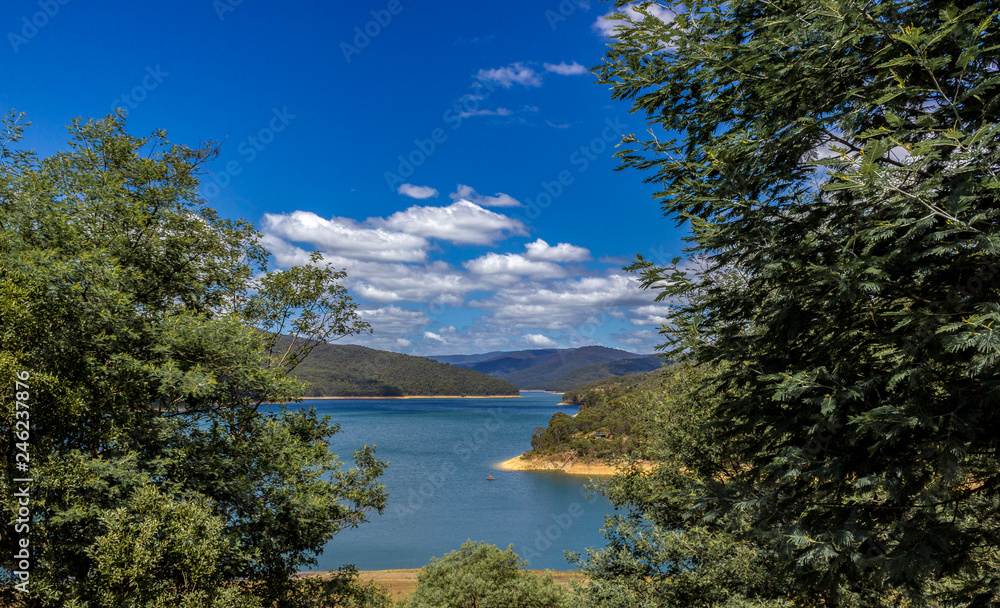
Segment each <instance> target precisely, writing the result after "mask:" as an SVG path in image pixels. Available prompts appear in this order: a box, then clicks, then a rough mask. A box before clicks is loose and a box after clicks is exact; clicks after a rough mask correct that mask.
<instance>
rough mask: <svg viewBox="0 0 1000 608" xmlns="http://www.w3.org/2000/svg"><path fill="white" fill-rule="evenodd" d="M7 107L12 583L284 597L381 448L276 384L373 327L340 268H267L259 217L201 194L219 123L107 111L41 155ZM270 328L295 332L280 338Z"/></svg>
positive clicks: (372, 505) (5, 354) (5, 296)
mask: <svg viewBox="0 0 1000 608" xmlns="http://www.w3.org/2000/svg"><path fill="white" fill-rule="evenodd" d="M5 125H6V131H5V136H4V138H3V139H2V140H0V144H2V145H0V260H2V263H0V372H2V374H3V375H2V385H3V387H4V391H3V393H0V416H2V418H3V422H4V425H5V426H7V427H8V428H12V429H13V428H14V427H15V421H16V420H22V419H24V418H26V417H28V416H29V415H30V433H29V432H26V433H25V434H24V436H23V438H15V437H14V436H12V435H10V434H4V435H3V436H2V437H0V451H2V452H3V455H4V458H5V460H4V462H5V463H7V464H6V468H5V472H4V475H3V478H2V480H0V513H2V517H3V519H4V521H5V522H8V523H9V522H12V521H14V519H15V517H16V514H17V512H18V511H17V510H18V504H17V502H16V500H15V499H14V498H12V497H13V496H14V493H15V492H16V491H17V490H18V487H19V486H18V487H15V486H17V484H15V483H14V482H13V481H12V479H13V478H18V477H21V478H23V477H26V476H27V477H30V478H32V479H34V482H33V483H32V485H31V489H30V510H31V517H30V549H31V566H32V569H31V579H30V590H31V595H30V596H28V598H27V600H25V596H24V595H16V594H14V593H13V592H12V590H11V589H10V587H9V586H8V587H6V588H5V589H4V590H3V591H4V593H6V594H7V595H6V596H5V597H6V598H7V599H6V600H5V601H7V602H8V603H10V602H12V601H13V600H11V598H17V599H18V600H25V601H27V605H31V606H48V605H53V606H55V605H59V606H62V605H73V603H74V602H78V603H79V604H78V605H90V606H119V605H122V606H125V605H128V606H145V605H147V604H148V605H154V604H155V602H154V599H155V601H166V600H164V598H170V597H174V598H182V597H183V598H187V599H185V600H184V601H188V602H193V603H194V604H198V602H200V601H202V600H204V602H203V603H204V604H205V605H208V603H209V599H211V598H212V597H216V596H217V597H218V598H221V599H218V601H220V602H222V601H226V602H229V601H230V600H231V601H232V602H236V603H235V604H232V605H242V603H249V604H248V605H250V604H254V603H255V602H258V603H260V604H261V605H265V606H271V605H274V603H275V602H277V603H278V605H293V604H294V602H293V601H292V600H291V599H289V598H292V597H293V595H294V593H293V589H292V587H293V586H294V585H293V583H292V582H291V580H290V575H291V574H293V573H294V572H295V571H297V570H299V569H301V568H302V567H303V566H306V565H309V564H311V563H314V559H315V558H314V557H313V556H314V555H315V554H316V553H317V552H320V551H322V548H323V546H324V544H325V543H326V542H327V541H329V539H330V538H331V537H332V536H333V535H334V534H335V533H336V532H338V531H339V530H342V529H344V528H347V527H352V526H356V525H358V524H360V523H362V522H364V521H366V517H367V513H369V512H370V511H372V510H377V511H381V510H382V509H383V508H384V506H385V501H386V493H385V490H384V488H383V487H382V486H381V485H380V484H379V483H378V477H379V475H380V473H381V471H382V469H383V467H384V466H385V463H384V462H382V461H379V460H378V459H377V458H376V457H375V455H374V452H373V449H372V448H370V447H365V448H363V449H361V450H359V451H358V452H356V453H355V454H354V461H355V467H354V468H352V469H350V470H343V469H342V465H341V463H340V462H339V460H338V459H337V457H336V456H335V455H334V454H332V453H331V452H330V450H329V445H328V443H327V439H328V438H329V437H330V436H331V435H332V434H334V433H336V432H337V431H338V427H337V426H336V425H334V424H332V423H331V422H330V421H329V420H328V419H326V418H320V417H319V416H318V415H317V414H316V412H315V411H314V410H313V409H311V408H304V409H295V410H289V409H286V408H285V407H284V406H280V405H272V404H279V403H285V402H288V401H293V400H296V399H297V398H298V397H299V396H300V395H301V394H302V390H303V385H302V383H301V382H298V381H296V380H294V379H291V378H290V377H289V376H288V371H289V370H290V369H292V368H293V367H294V365H295V364H296V363H297V362H298V361H299V360H301V358H302V357H303V356H304V355H305V354H307V352H308V349H309V348H311V346H312V345H313V344H315V343H316V342H318V341H322V340H325V339H328V338H331V337H333V336H336V335H344V334H353V333H357V332H360V331H365V330H367V324H365V323H364V322H363V321H361V320H359V319H358V318H357V315H356V312H355V307H354V304H353V303H352V302H351V300H350V298H349V297H348V295H347V294H346V292H345V291H344V290H343V287H341V286H340V285H339V283H338V281H339V280H340V279H341V278H343V274H342V273H340V272H337V271H334V270H332V269H329V268H325V267H322V266H320V264H319V260H318V259H316V258H314V259H313V262H314V264H313V265H311V266H306V267H301V268H294V269H291V270H288V271H284V272H268V271H267V259H268V253H267V251H266V249H264V247H263V246H262V244H261V242H260V235H259V234H258V233H257V232H256V230H254V228H253V226H252V225H251V224H249V223H247V222H246V221H243V220H236V221H233V220H227V219H223V218H220V217H219V216H218V215H217V214H216V213H215V211H214V210H212V209H211V208H210V207H208V206H207V205H206V204H205V203H204V201H202V200H200V199H199V198H198V195H197V192H196V187H197V185H198V178H197V175H198V172H199V171H200V169H201V167H202V166H203V164H204V163H205V162H207V161H208V160H210V159H211V158H212V157H213V156H214V154H215V151H216V149H215V148H214V146H213V145H212V144H208V145H206V146H204V147H201V148H197V149H191V148H188V147H185V146H181V145H174V144H171V143H170V142H169V141H168V140H167V136H166V133H164V132H163V131H156V132H154V133H153V134H152V135H151V136H149V137H145V138H139V137H134V136H131V135H129V134H128V133H127V132H126V131H125V121H124V117H123V116H122V115H113V116H109V117H107V118H105V119H103V120H98V121H81V120H76V121H74V122H73V124H72V125H71V127H70V136H71V139H70V142H69V149H68V150H67V151H64V152H59V153H56V154H54V155H52V156H50V157H48V158H42V159H39V158H37V157H36V156H35V155H34V154H33V153H31V152H30V151H24V150H20V149H17V148H16V143H17V141H18V140H19V139H20V136H21V133H22V129H23V126H22V124H21V123H20V122H19V117H17V116H13V115H12V116H11V117H9V118H8V120H7V121H6V122H5ZM277 333H291V334H293V335H295V336H297V337H298V338H299V339H298V342H297V345H294V346H292V347H291V348H290V349H289V350H288V351H283V352H282V353H281V354H278V355H277V356H272V354H271V353H269V350H268V349H269V347H273V345H274V344H275V334H277ZM15 378H17V379H18V380H20V381H22V383H23V384H22V385H18V388H17V392H15V390H14V389H15V385H14V380H15ZM24 385H26V387H24ZM15 397H16V399H15ZM17 402H22V405H17ZM15 441H17V442H18V443H15ZM20 451H23V452H27V453H28V454H29V456H30V474H26V473H25V472H23V471H17V470H15V469H14V467H15V463H16V462H17V461H16V460H15V454H16V453H17V452H20ZM182 520H184V521H182ZM150 522H159V524H160V525H158V526H156V528H155V529H153V528H150ZM8 529H9V528H8ZM6 532H7V530H5V533H4V534H3V535H2V539H0V551H2V552H3V553H4V554H5V555H13V553H14V551H15V545H16V543H17V542H19V541H18V538H16V535H13V534H8V533H6ZM140 541H141V542H140ZM207 556H212V559H211V560H209V561H210V562H211V563H210V564H208V563H205V562H204V558H205V557H207ZM126 558H127V559H128V560H131V562H133V563H125V562H124V561H123V560H126ZM192 593H194V594H196V595H191V594H192ZM206 593H207V594H208V595H204V594H206ZM197 594H201V595H197ZM213 594H214V595H213ZM210 596H211V597H210ZM199 598H200V599H199ZM206 598H208V599H206ZM180 601H181V600H178V602H180ZM211 601H215V600H211ZM157 605H158V604H157ZM220 605H222V604H220ZM225 605H230V604H225Z"/></svg>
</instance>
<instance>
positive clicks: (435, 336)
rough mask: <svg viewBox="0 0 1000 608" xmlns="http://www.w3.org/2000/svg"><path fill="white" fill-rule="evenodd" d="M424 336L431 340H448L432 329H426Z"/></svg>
mask: <svg viewBox="0 0 1000 608" xmlns="http://www.w3.org/2000/svg"><path fill="white" fill-rule="evenodd" d="M424 337H425V338H427V339H429V340H437V341H438V342H442V343H443V342H446V340H445V339H444V338H442V337H441V336H440V335H438V334H436V333H434V332H432V331H425V332H424Z"/></svg>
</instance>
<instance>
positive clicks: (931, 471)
mask: <svg viewBox="0 0 1000 608" xmlns="http://www.w3.org/2000/svg"><path fill="white" fill-rule="evenodd" d="M617 5H618V6H619V7H622V8H624V7H625V5H626V3H625V2H623V1H619V2H617ZM619 18H620V29H619V31H618V34H617V40H616V41H615V42H614V43H613V44H612V45H611V46H610V48H609V50H608V52H607V54H606V57H605V61H604V64H603V65H602V66H599V67H598V68H595V70H597V71H598V72H599V73H600V74H601V78H602V82H604V83H606V84H610V85H611V89H612V95H613V97H615V98H616V99H620V100H631V101H632V103H633V110H634V111H641V112H643V113H644V114H645V116H646V119H647V122H648V124H649V125H650V137H648V138H643V139H640V138H638V137H635V136H628V137H626V138H625V143H624V147H625V149H623V150H622V151H621V152H619V153H618V155H619V156H620V158H621V160H622V163H623V167H622V168H624V167H631V168H635V169H639V170H650V171H652V174H651V175H650V176H649V177H648V178H647V179H646V181H647V182H651V183H655V184H657V185H658V186H660V187H661V189H660V191H659V192H658V193H657V197H658V198H659V199H660V200H661V202H662V206H663V209H664V211H665V213H666V214H667V215H668V216H670V217H672V218H674V219H675V220H677V221H678V222H679V223H681V224H686V225H687V226H688V227H689V228H690V236H689V238H688V248H687V251H686V253H687V255H688V257H689V258H692V259H702V260H704V261H706V262H707V264H708V270H709V272H707V273H703V274H693V273H686V272H684V266H683V264H682V260H680V259H677V260H673V262H672V263H669V264H663V263H662V262H660V264H662V266H659V267H658V266H656V265H654V263H653V262H652V261H648V260H645V259H642V258H641V257H640V258H639V259H638V260H637V262H636V264H634V265H633V267H632V269H633V270H635V271H638V272H640V273H642V277H643V282H644V285H645V286H646V287H649V288H653V289H656V290H658V291H659V297H660V298H661V299H673V300H674V301H675V302H676V303H677V306H676V309H675V311H674V313H673V314H672V316H671V317H670V318H669V320H668V324H667V325H666V326H665V328H664V332H665V334H666V336H667V338H668V343H667V345H666V349H667V351H668V353H669V356H670V357H671V358H672V359H677V358H681V357H686V358H688V359H689V360H693V361H697V362H700V363H703V364H706V365H709V366H710V367H711V368H712V369H714V370H716V371H715V372H713V374H712V375H711V377H710V378H708V379H707V380H706V388H705V390H709V391H714V392H715V393H716V394H719V395H723V396H724V398H723V399H721V401H720V403H719V404H718V406H717V407H716V408H715V410H714V412H713V415H712V418H711V420H710V422H709V423H708V424H714V425H715V426H716V427H717V429H718V430H719V432H720V434H719V435H718V437H719V440H720V441H725V442H726V445H727V446H729V449H731V450H733V452H732V455H733V456H734V457H735V458H736V459H737V460H738V461H739V462H741V463H743V465H744V467H743V469H742V470H741V471H740V472H739V473H738V474H736V475H733V476H731V477H720V476H716V477H715V478H714V479H712V480H711V483H706V484H705V490H704V492H702V493H701V495H700V496H699V499H698V501H696V502H695V504H694V506H693V507H692V514H695V513H698V514H699V517H700V518H701V521H708V520H712V519H719V518H724V517H726V516H727V515H728V514H732V513H736V512H739V513H743V514H746V516H747V519H746V521H747V523H748V527H747V530H746V531H745V532H740V534H741V536H742V537H743V538H747V539H750V540H753V541H754V542H761V543H766V544H768V546H773V547H774V550H775V551H776V552H777V553H778V554H779V555H781V556H782V560H781V561H780V563H781V564H783V574H784V575H787V576H789V577H791V578H790V580H791V581H792V583H793V584H794V588H795V589H797V590H798V591H799V592H801V593H804V594H807V595H808V594H812V595H813V596H815V597H816V599H815V600H814V601H817V602H818V601H822V602H825V605H828V606H836V605H841V604H842V603H844V601H843V597H844V594H847V593H855V592H858V591H859V590H862V589H872V588H874V589H883V590H892V589H901V590H905V591H906V592H907V593H908V594H909V596H910V597H911V598H912V599H913V601H914V602H918V603H919V602H922V601H930V600H928V598H929V597H930V596H934V597H936V598H940V599H951V600H955V601H960V602H964V603H966V604H968V605H976V606H985V605H992V604H991V602H993V603H994V604H995V603H996V602H998V601H1000V596H998V594H997V589H998V588H1000V570H998V563H1000V560H998V543H1000V532H998V531H1000V525H998V524H1000V452H998V449H1000V408H997V397H998V395H1000V373H998V372H1000V369H998V364H1000V357H998V356H997V353H998V348H1000V337H998V333H997V332H998V328H1000V325H997V324H996V323H997V321H998V320H1000V305H998V296H1000V284H998V283H997V276H998V272H1000V233H998V230H997V219H998V215H1000V200H998V194H997V193H998V192H1000V189H998V187H1000V181H998V176H997V173H998V170H1000V146H998V141H1000V123H998V112H1000V94H998V90H997V88H998V86H1000V66H998V62H997V57H998V52H997V51H998V49H1000V28H998V9H997V7H996V4H995V3H992V2H986V1H979V2H976V1H969V2H958V1H948V0H942V1H935V2H916V1H914V0H900V1H898V2H870V1H861V0H831V1H826V0H824V1H813V0H789V1H780V2H750V1H744V0H737V1H732V0H693V1H691V2H687V3H684V4H683V5H678V6H677V7H673V8H671V7H668V6H664V5H662V4H660V3H641V6H638V7H637V8H635V9H634V10H632V11H626V12H624V13H623V14H622V15H620V17H619ZM725 271H731V272H735V273H737V274H738V275H739V276H741V277H742V278H743V280H742V281H740V282H739V284H738V285H737V284H727V283H726V282H720V281H717V280H716V277H717V276H718V274H719V273H720V272H725Z"/></svg>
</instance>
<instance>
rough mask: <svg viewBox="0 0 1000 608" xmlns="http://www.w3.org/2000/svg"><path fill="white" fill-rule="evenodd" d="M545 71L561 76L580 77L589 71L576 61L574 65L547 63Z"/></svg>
mask: <svg viewBox="0 0 1000 608" xmlns="http://www.w3.org/2000/svg"><path fill="white" fill-rule="evenodd" d="M545 69H546V70H547V71H549V72H552V73H553V74H559V75H560V76H579V75H580V74H586V73H587V71H588V70H587V68H585V67H583V66H582V65H580V64H579V63H577V62H575V61H574V62H573V63H566V62H565V61H563V62H561V63H555V64H553V63H546V64H545Z"/></svg>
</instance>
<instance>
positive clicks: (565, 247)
mask: <svg viewBox="0 0 1000 608" xmlns="http://www.w3.org/2000/svg"><path fill="white" fill-rule="evenodd" d="M524 248H525V249H526V250H527V253H526V254H525V257H526V258H528V259H529V260H543V261H546V262H583V261H585V260H589V259H590V251H588V250H587V249H585V248H583V247H577V246H575V245H570V244H569V243H559V244H558V245H556V246H555V247H552V246H550V245H549V244H548V243H546V242H545V241H543V240H542V239H538V240H537V241H535V242H534V243H528V244H527V245H525V246H524Z"/></svg>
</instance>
